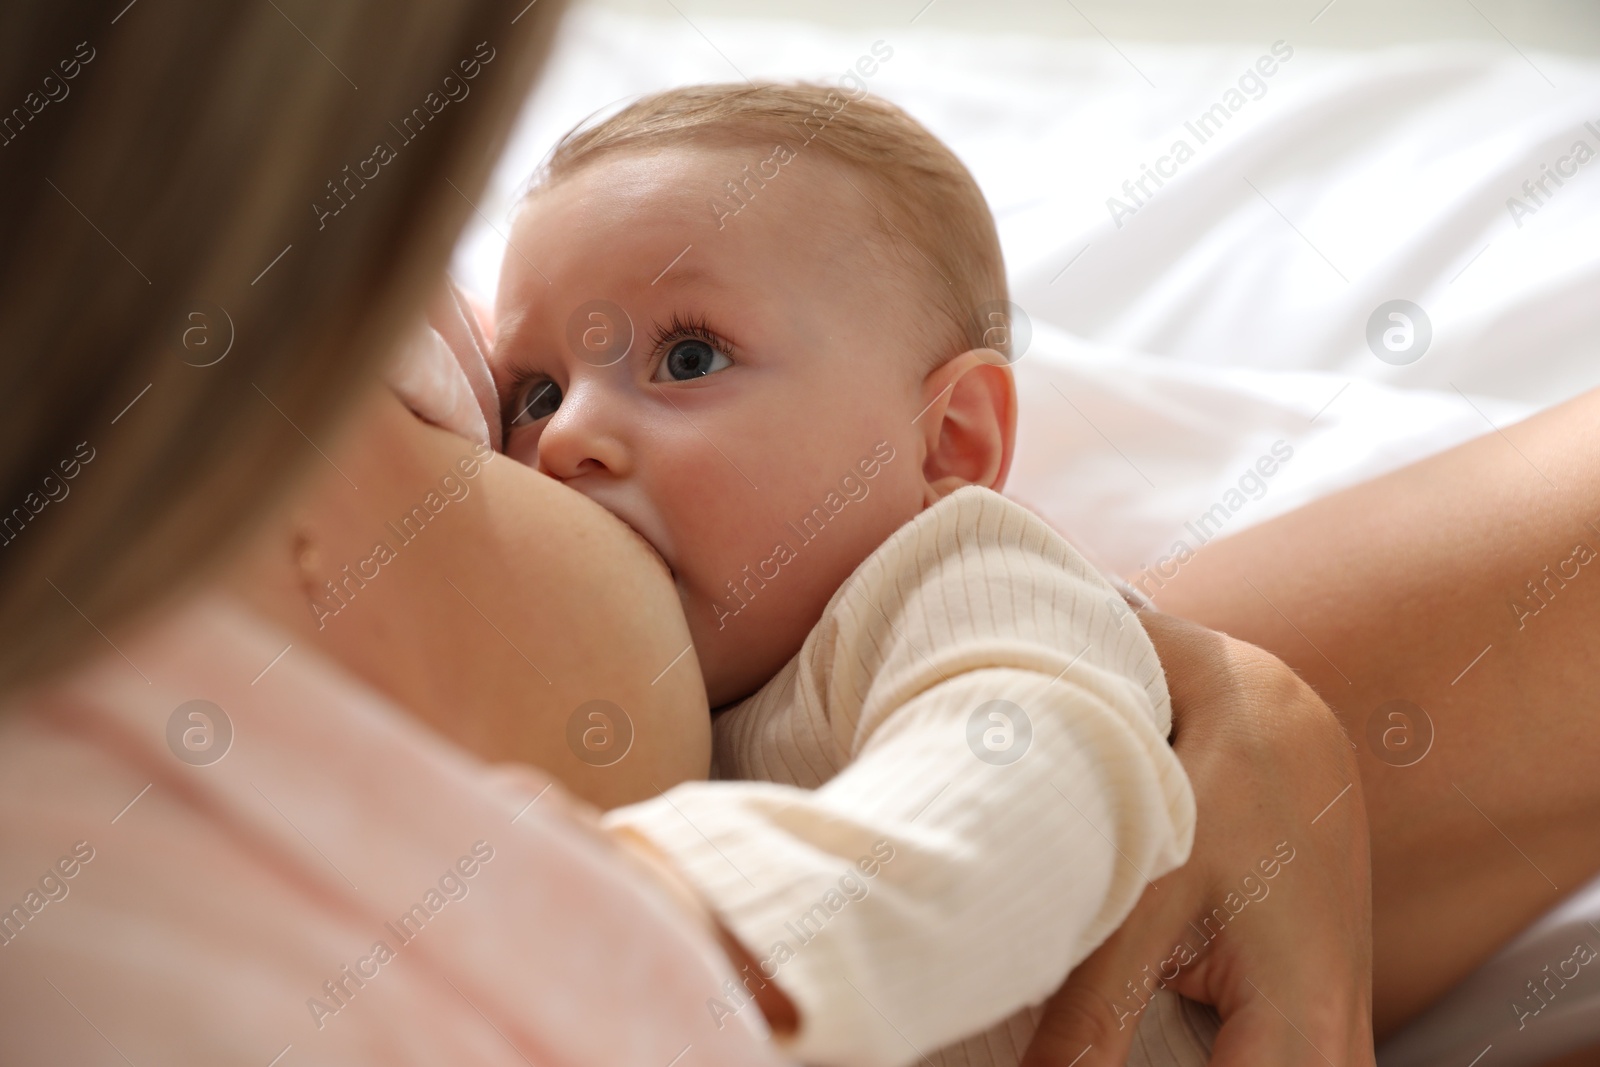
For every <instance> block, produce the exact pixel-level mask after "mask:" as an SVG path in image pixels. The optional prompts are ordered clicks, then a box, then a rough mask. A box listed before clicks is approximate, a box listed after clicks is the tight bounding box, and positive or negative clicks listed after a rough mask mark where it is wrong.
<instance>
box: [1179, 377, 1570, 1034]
mask: <svg viewBox="0 0 1600 1067" xmlns="http://www.w3.org/2000/svg"><path fill="white" fill-rule="evenodd" d="M1597 555H1600V391H1596V392H1591V393H1588V394H1586V395H1584V396H1581V397H1578V398H1577V399H1575V400H1572V401H1569V402H1567V403H1564V404H1561V405H1559V406H1557V407H1554V408H1551V409H1549V410H1548V411H1545V412H1542V413H1540V414H1538V415H1536V416H1534V417H1532V418H1530V419H1528V420H1526V421H1525V422H1522V423H1519V424H1517V425H1515V426H1510V427H1507V428H1506V429H1505V430H1504V431H1503V432H1499V433H1492V434H1487V435H1485V436H1484V437H1482V438H1479V439H1477V440H1474V441H1471V442H1468V443H1467V444H1464V445H1461V446H1459V447H1457V448H1454V449H1451V450H1450V451H1448V452H1445V453H1442V454H1440V455H1438V456H1435V457H1432V458H1430V459H1427V460H1424V461H1422V462H1419V463H1416V464H1413V465H1411V466H1409V467H1406V468H1404V469H1402V470H1399V471H1396V472H1394V473H1392V474H1389V475H1386V476H1384V477H1381V478H1378V479H1376V480H1374V481H1371V482H1367V483H1365V484H1363V485H1359V486H1355V487H1353V488H1351V489H1347V490H1345V491H1343V492H1340V493H1337V494H1334V495H1332V496H1329V497H1326V498H1324V499H1322V500H1319V501H1317V502H1315V503H1313V504H1311V505H1308V506H1306V507H1304V508H1300V509H1299V510H1297V511H1294V512H1292V513H1290V514H1287V515H1284V516H1281V517H1279V518H1277V519H1274V520H1272V521H1269V522H1266V523H1263V524H1261V525H1260V526H1256V527H1253V528H1251V529H1248V530H1245V531H1243V532H1241V533H1239V534H1237V535H1235V536H1233V537H1229V538H1226V539H1224V540H1220V541H1217V542H1215V543H1214V544H1212V545H1208V546H1207V547H1206V548H1204V549H1202V550H1201V551H1200V552H1199V553H1198V554H1197V555H1196V557H1195V558H1194V559H1193V560H1192V561H1191V562H1189V563H1187V564H1185V565H1184V567H1183V569H1182V571H1181V572H1180V573H1179V575H1178V576H1177V578H1176V579H1174V580H1173V581H1172V582H1171V583H1169V584H1168V585H1166V586H1165V587H1163V588H1162V589H1161V590H1160V592H1159V602H1160V606H1161V608H1162V610H1164V611H1169V612H1173V613H1175V614H1178V615H1182V616H1184V617H1186V618H1190V619H1194V620H1196V621H1199V622H1201V623H1204V624H1206V625H1208V626H1212V627H1215V628H1216V629H1219V630H1222V631H1225V632H1227V633H1229V634H1232V635H1234V636H1236V637H1239V638H1242V639H1244V640H1246V641H1250V642H1252V643H1254V644H1257V645H1260V646H1261V647H1263V648H1265V649H1268V650H1270V651H1272V652H1273V653H1275V654H1276V655H1278V656H1280V657H1282V658H1283V659H1284V660H1286V661H1287V662H1288V663H1289V664H1290V666H1292V667H1294V668H1295V670H1296V671H1297V672H1298V673H1299V674H1300V676H1301V677H1303V678H1304V679H1305V680H1306V681H1308V682H1309V683H1310V684H1311V685H1312V686H1313V687H1314V688H1315V689H1316V690H1317V692H1318V693H1319V694H1320V695H1321V696H1322V697H1323V698H1324V699H1325V700H1326V701H1327V702H1328V704H1329V705H1330V706H1331V707H1332V708H1333V710H1334V711H1335V712H1336V713H1337V714H1338V715H1339V716H1340V718H1341V719H1342V720H1343V721H1344V723H1345V726H1346V728H1347V729H1348V731H1349V733H1350V736H1351V737H1352V738H1353V739H1354V740H1355V741H1357V743H1358V744H1359V746H1360V748H1361V752H1362V756H1361V759H1360V770H1361V777H1362V783H1363V785H1364V787H1365V792H1366V799H1367V808H1368V814H1369V816H1370V818H1371V836H1372V888H1373V947H1374V964H1375V975H1374V986H1373V992H1374V1015H1375V1023H1376V1028H1377V1032H1378V1034H1379V1035H1380V1037H1381V1036H1382V1035H1384V1034H1386V1033H1388V1032H1390V1031H1392V1030H1393V1029H1395V1028H1396V1027H1397V1026H1398V1025H1399V1024H1401V1023H1403V1022H1404V1021H1406V1020H1407V1019H1409V1018H1410V1017H1412V1016H1413V1015H1415V1014H1416V1013H1417V1012H1418V1011H1419V1010H1421V1009H1422V1008H1423V1007H1425V1006H1426V1005H1427V1004H1429V1003H1430V1002H1431V1001H1432V1000H1434V999H1435V998H1437V997H1438V996H1439V995H1440V994H1442V993H1443V992H1444V991H1445V990H1447V989H1448V988H1449V987H1450V986H1451V985H1453V984H1454V983H1455V982H1456V981H1458V980H1459V979H1460V978H1462V977H1463V976H1464V975H1465V974H1466V973H1468V972H1469V971H1470V970H1471V969H1472V968H1473V967H1475V966H1476V965H1477V964H1479V963H1480V962H1482V961H1483V960H1484V959H1485V958H1486V957H1487V956H1488V955H1490V954H1491V953H1492V952H1493V951H1494V950H1495V949H1497V948H1498V947H1499V946H1500V945H1501V944H1503V943H1504V942H1505V941H1507V940H1508V939H1509V938H1510V937H1512V936H1513V935H1515V934H1516V933H1517V932H1519V931H1520V930H1521V929H1523V928H1524V927H1525V926H1526V925H1527V924H1528V923H1529V922H1530V921H1532V920H1533V919H1534V918H1536V917H1538V916H1539V915H1540V914H1542V913H1543V912H1544V911H1546V910H1547V909H1548V908H1549V907H1550V906H1551V905H1552V904H1553V903H1555V902H1556V901H1557V900H1558V899H1560V898H1561V897H1563V896H1565V895H1566V894H1567V893H1570V892H1571V891H1572V890H1574V889H1576V888H1578V886H1580V885H1581V884H1582V883H1583V881H1584V880H1585V879H1587V878H1589V877H1590V876H1591V875H1593V874H1594V872H1595V871H1596V870H1597V869H1600V835H1596V834H1595V833H1594V827H1595V825H1596V823H1597V821H1600V776H1597V775H1596V774H1595V773H1594V759H1595V754H1596V752H1597V750H1600V742H1597V741H1596V737H1595V730H1594V721H1593V714H1592V712H1593V709H1594V708H1595V707H1596V705H1597V703H1600V562H1597V561H1596V559H1597ZM1397 700H1399V701H1407V702H1409V703H1410V704H1411V705H1414V706H1416V707H1419V708H1421V709H1422V711H1423V712H1424V713H1425V715H1426V718H1425V719H1424V718H1423V717H1422V716H1421V715H1419V714H1418V713H1417V712H1416V711H1414V710H1411V709H1409V708H1406V707H1405V706H1403V705H1396V706H1391V707H1386V705H1388V704H1389V702H1391V701H1397ZM1397 711H1398V712H1402V713H1405V715H1406V716H1407V717H1406V718H1391V717H1390V714H1391V712H1397ZM1375 720H1376V724H1375ZM1429 723H1431V728H1430V727H1429V726H1428V724H1429ZM1386 731H1387V733H1386ZM1429 736H1431V748H1430V747H1428V743H1427V738H1428V737H1429ZM1424 753H1425V754H1424ZM1419 757H1420V758H1419ZM1412 760H1415V762H1411V761H1412ZM1407 764H1409V765H1407Z"/></svg>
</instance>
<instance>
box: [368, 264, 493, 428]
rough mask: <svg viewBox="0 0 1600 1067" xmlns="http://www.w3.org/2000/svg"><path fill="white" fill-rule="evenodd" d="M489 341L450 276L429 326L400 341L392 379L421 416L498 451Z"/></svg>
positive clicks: (432, 310)
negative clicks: (404, 340) (406, 339)
mask: <svg viewBox="0 0 1600 1067" xmlns="http://www.w3.org/2000/svg"><path fill="white" fill-rule="evenodd" d="M487 346H488V342H487V340H486V338H485V337H484V334H483V331H482V329H481V328H480V326H479V324H478V321H477V316H476V314H475V313H474V311H473V309H472V306H471V304H470V301H469V300H468V298H467V297H466V294H464V293H462V292H461V291H460V290H459V289H458V288H456V286H455V284H454V283H453V282H447V283H446V284H445V286H444V287H442V288H441V289H440V290H439V292H438V293H437V294H436V295H435V297H434V299H433V300H432V302H431V303H430V305H429V308H428V324H427V326H425V327H423V328H420V329H418V330H417V331H416V332H415V333H414V334H413V336H412V337H411V338H410V339H409V340H408V342H407V343H406V344H404V345H402V346H401V351H400V353H399V357H398V358H397V359H396V361H395V363H394V364H393V365H392V366H391V368H390V371H389V375H388V381H389V385H390V387H391V388H393V389H394V391H395V392H396V393H397V394H398V395H399V397H400V399H401V400H402V401H404V402H405V405H406V406H407V407H408V408H410V409H411V411H412V413H414V414H415V415H416V416H417V417H418V418H420V419H423V420H424V421H426V422H430V423H433V424H434V425H435V426H439V427H441V428H442V429H446V430H450V431H451V432H453V433H456V434H460V435H461V436H462V437H465V438H467V439H468V440H469V441H475V442H478V443H481V444H485V445H488V446H489V447H491V448H493V449H495V450H496V451H499V449H500V442H501V423H500V402H499V399H498V397H497V395H496V393H495V387H494V378H493V376H492V375H491V373H490V371H489V362H488V347H487Z"/></svg>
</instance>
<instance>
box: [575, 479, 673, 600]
mask: <svg viewBox="0 0 1600 1067" xmlns="http://www.w3.org/2000/svg"><path fill="white" fill-rule="evenodd" d="M584 495H586V496H588V497H589V499H590V500H593V501H594V502H595V503H596V504H599V505H600V506H601V507H603V508H605V509H606V510H607V511H609V512H610V513H611V514H612V515H615V516H616V517H617V518H618V519H619V520H621V522H622V524H623V525H624V526H626V527H627V528H628V532H629V533H631V534H633V536H635V537H637V538H638V539H639V540H640V541H641V542H643V544H644V546H645V547H646V548H648V549H649V550H650V554H651V555H652V556H654V557H655V558H656V559H658V560H660V561H661V565H662V566H663V567H664V568H666V571H667V573H668V574H670V575H672V577H673V578H674V579H676V578H677V571H676V570H675V569H674V568H673V566H672V564H671V562H670V561H668V559H667V556H666V553H665V552H663V551H662V550H661V545H660V544H659V543H658V540H659V539H658V538H655V537H651V536H650V535H649V534H648V533H646V532H645V530H646V529H648V528H649V527H650V525H653V524H647V523H644V522H641V521H640V520H639V519H637V518H635V517H634V516H633V515H631V514H630V512H631V511H632V510H633V509H632V507H631V506H624V507H617V506H616V504H615V503H614V502H613V501H612V500H610V499H609V498H610V497H611V496H612V494H611V493H608V492H599V493H596V492H587V493H585V494H584ZM619 495H621V494H619Z"/></svg>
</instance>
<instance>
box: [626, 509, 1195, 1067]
mask: <svg viewBox="0 0 1600 1067" xmlns="http://www.w3.org/2000/svg"><path fill="white" fill-rule="evenodd" d="M785 674H786V675H789V676H790V677H788V678H787V679H784V678H783V676H780V679H779V680H778V681H779V682H780V684H778V685H774V686H769V690H771V691H772V692H774V693H777V692H780V691H782V692H784V695H786V696H787V697H788V698H792V704H793V709H794V710H792V711H791V710H783V711H781V713H778V714H769V715H763V714H762V710H763V709H762V708H761V707H760V701H759V699H758V701H757V703H756V705H754V706H746V707H744V708H741V709H739V712H740V713H745V714H742V717H741V720H740V721H738V722H736V723H733V724H729V725H725V726H724V727H723V728H721V731H720V732H721V734H722V737H721V741H722V754H723V755H724V756H727V755H729V754H731V755H733V756H734V758H735V762H738V763H740V764H742V765H743V767H744V768H745V769H759V766H760V761H761V760H762V759H766V760H768V761H778V762H781V763H784V764H786V765H789V769H788V770H786V771H785V772H784V773H783V776H784V777H787V778H789V779H790V780H799V781H805V780H807V779H811V780H816V779H827V780H826V781H823V782H822V784H821V785H820V786H819V787H818V788H816V789H809V790H808V789H802V788H796V787H794V786H787V785H779V784H776V783H772V782H700V783H686V784H684V785H680V786H677V787H675V788H674V789H672V790H670V791H668V792H667V793H666V794H664V795H663V796H661V797H659V798H657V799H656V800H653V801H650V802H647V803H645V804H641V805H635V806H633V807H630V808H625V809H619V811H617V812H614V813H612V815H611V816H609V817H608V822H609V824H610V825H614V826H617V825H626V826H629V827H631V828H632V829H634V830H635V831H637V832H639V833H642V834H644V835H645V836H646V837H648V838H649V839H650V840H651V841H652V842H653V843H654V844H655V845H656V846H657V847H658V848H660V849H661V850H662V851H663V852H664V853H665V854H667V855H668V856H670V857H671V858H672V860H673V862H674V863H675V864H676V865H677V868H678V870H679V871H680V872H681V873H682V874H683V876H684V877H685V878H686V879H687V880H688V881H689V882H690V883H692V884H693V885H694V886H695V887H696V888H697V889H698V890H699V892H700V893H701V894H703V895H704V897H705V899H706V900H707V901H709V902H710V904H711V906H712V908H713V910H714V911H715V912H716V914H717V915H718V917H719V918H720V920H721V922H722V923H723V924H724V925H725V927H726V928H727V929H728V930H730V931H731V932H732V933H733V935H734V936H735V937H736V938H737V939H738V941H739V942H740V943H741V944H742V945H743V946H744V947H745V948H746V949H748V951H749V953H750V955H751V956H752V957H753V958H754V960H755V961H756V964H757V966H756V968H755V969H754V971H755V973H752V974H751V975H750V976H749V977H748V980H747V984H748V985H749V986H750V987H752V988H754V987H757V986H759V984H760V983H761V981H762V979H763V978H766V979H770V980H772V981H775V982H776V984H777V985H778V986H780V987H781V988H782V990H783V992H784V993H786V994H787V996H788V998H789V999H790V1000H792V1001H793V1003H794V1005H795V1007H796V1008H797V1009H798V1013H799V1023H800V1026H799V1030H798V1033H797V1034H796V1035H795V1037H794V1038H793V1040H792V1042H791V1043H790V1046H789V1048H788V1051H790V1052H791V1053H792V1054H794V1055H796V1056H797V1057H799V1058H801V1059H805V1060H808V1061H814V1062H828V1063H839V1064H873V1065H880V1064H897V1063H905V1062H909V1061H911V1060H914V1059H916V1058H917V1057H918V1056H919V1055H922V1054H925V1053H928V1052H931V1051H933V1049H935V1048H937V1047H939V1046H941V1045H944V1044H946V1043H948V1042H950V1041H952V1040H955V1039H957V1038H960V1037H964V1036H967V1035H969V1034H972V1033H974V1032H977V1031H979V1030H982V1029H983V1028H985V1027H987V1026H989V1025H992V1024H993V1023H995V1022H998V1021H999V1020H1001V1019H1003V1018H1005V1017H1006V1016H1008V1015H1010V1014H1012V1013H1013V1012H1015V1011H1017V1010H1018V1009H1020V1008H1022V1007H1024V1006H1026V1005H1028V1004H1032V1003H1037V1002H1039V1001H1041V1000H1043V999H1044V998H1045V997H1047V996H1048V995H1049V994H1050V993H1051V992H1052V991H1054V989H1055V988H1056V987H1057V986H1059V985H1060V983H1061V981H1062V979H1063V978H1064V977H1065V975H1066V973H1067V971H1068V970H1069V969H1070V968H1071V966H1072V965H1073V964H1075V963H1076V962H1078V961H1079V960H1081V959H1082V958H1083V957H1084V956H1085V955H1087V954H1088V952H1089V951H1091V950H1092V949H1093V948H1094V947H1095V946H1096V945H1097V944H1099V942H1100V941H1101V940H1103V939H1104V938H1105V937H1106V936H1107V935H1109V933H1110V932H1111V931H1112V930H1113V929H1115V927H1116V926H1117V924H1118V923H1119V922H1120V921H1121V920H1122V918H1123V917H1124V916H1125V915H1126V914H1127V913H1128V911H1129V910H1131V908H1132V907H1133V905H1134V903H1135V902H1136V901H1137V900H1138V898H1139V895H1140V893H1141V892H1142V890H1143V888H1144V886H1145V884H1146V879H1147V878H1155V877H1158V876H1159V875H1161V874H1163V873H1165V872H1166V871H1168V870H1170V869H1172V868H1173V867H1175V866H1177V865H1178V864H1179V863H1181V862H1182V861H1183V859H1184V858H1185V857H1186V855H1187V852H1188V848H1189V844H1190V841H1191V838H1192V833H1193V821H1194V808H1193V798H1192V795H1191V794H1190V791H1189V787H1188V783H1187V780H1186V779H1185V778H1184V776H1183V773H1182V770H1181V768H1180V767H1179V765H1178V763H1177V761H1176V759H1175V758H1174V757H1173V755H1172V752H1171V750H1170V748H1169V747H1168V745H1167V744H1166V741H1165V734H1166V732H1167V728H1168V725H1169V723H1168V719H1167V716H1168V714H1169V712H1168V709H1167V707H1166V702H1165V690H1164V686H1163V683H1162V682H1161V681H1160V677H1159V663H1158V662H1157V661H1156V658H1155V654H1154V650H1153V648H1151V646H1150V645H1149V642H1148V639H1147V638H1145V636H1144V634H1143V632H1142V631H1141V630H1140V629H1139V627H1138V624H1137V622H1136V621H1135V620H1134V619H1133V618H1132V616H1131V615H1129V614H1128V613H1127V612H1126V610H1125V609H1122V608H1121V607H1120V601H1119V600H1118V599H1117V598H1116V596H1115V594H1114V593H1113V592H1112V591H1111V589H1110V587H1109V586H1107V585H1106V584H1105V582H1104V581H1103V580H1102V579H1100V578H1099V576H1098V575H1096V574H1095V573H1094V572H1093V571H1092V569H1090V568H1089V567H1088V566H1087V564H1085V563H1083V561H1082V560H1081V558H1080V557H1078V556H1077V555H1076V553H1073V552H1072V551H1071V549H1070V548H1069V547H1067V546H1066V545H1065V543H1064V542H1062V541H1060V539H1059V538H1058V537H1056V535H1054V534H1053V533H1052V532H1050V531H1049V530H1048V528H1047V527H1045V526H1044V524H1043V523H1042V522H1039V521H1038V520H1037V519H1036V518H1034V517H1032V516H1030V515H1028V514H1027V513H1026V512H1024V511H1023V510H1022V509H1020V508H1017V507H1016V506H1015V505H1011V504H1009V503H1007V502H1005V501H1003V500H1001V499H1000V498H999V497H997V496H995V495H994V494H992V493H988V492H987V491H986V490H962V491H960V492H958V493H957V494H953V495H952V496H951V497H949V498H947V499H946V500H945V501H942V502H941V503H940V504H939V505H936V506H935V507H934V508H930V509H929V510H928V511H926V512H924V513H923V514H922V515H921V516H919V517H918V518H917V519H916V520H914V521H913V522H912V523H910V524H908V525H907V526H906V527H905V528H903V529H902V530H900V531H898V532H897V533H896V534H895V536H894V537H893V538H891V539H890V541H889V542H887V543H886V544H885V545H884V546H883V547H882V548H880V549H879V550H878V551H877V552H876V553H874V555H873V557H872V558H871V559H870V560H869V561H868V562H867V564H866V565H864V566H863V567H862V568H861V570H859V571H858V572H857V573H856V574H855V575H854V576H852V578H851V580H850V581H849V582H848V583H847V584H846V585H845V587H843V588H842V589H841V590H840V591H839V593H838V595H836V596H835V598H834V599H833V601H831V602H830V604H829V606H828V609H827V610H826V612H825V614H824V617H823V620H822V622H821V623H819V625H818V627H817V629H816V630H815V631H813V633H812V635H811V637H810V638H808V640H807V642H806V645H805V647H804V648H803V649H802V650H801V653H800V655H799V656H798V657H797V658H796V660H795V661H794V662H792V663H791V664H790V666H789V667H788V668H786V670H785ZM789 687H793V688H792V691H791V690H790V689H789ZM1151 692H1155V693H1156V694H1157V695H1158V696H1159V698H1160V699H1159V700H1152V698H1151V695H1150V694H1151ZM790 703H791V700H785V701H783V702H782V706H783V707H784V708H785V709H787V708H788V706H789V705H790ZM1156 705H1159V706H1156ZM996 715H998V716H1000V717H999V718H994V717H993V716H996ZM1008 730H1009V744H1008V743H1007V740H1008V739H1007V732H1008ZM795 761H799V764H796V763H795ZM843 764H848V765H847V766H843V769H842V770H840V771H839V773H837V774H836V775H834V776H833V777H832V778H827V776H828V774H829V773H830V772H831V771H832V769H834V768H837V767H839V766H841V765H843ZM799 765H803V769H802V770H799V771H798V772H797V771H796V770H795V769H794V768H795V767H796V766H799ZM769 766H770V762H769ZM747 1000H748V997H747V996H746V995H745V993H744V991H743V990H735V991H733V992H732V993H731V994H730V996H729V997H728V998H726V999H724V1000H721V1001H713V1002H712V1003H709V1004H708V1005H707V1010H708V1011H709V1012H711V1013H712V1014H713V1015H714V1016H718V1017H719V1018H721V1017H723V1016H725V1015H731V1014H732V1013H734V1012H737V1011H740V1010H746V1009H745V1005H746V1001H747Z"/></svg>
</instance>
